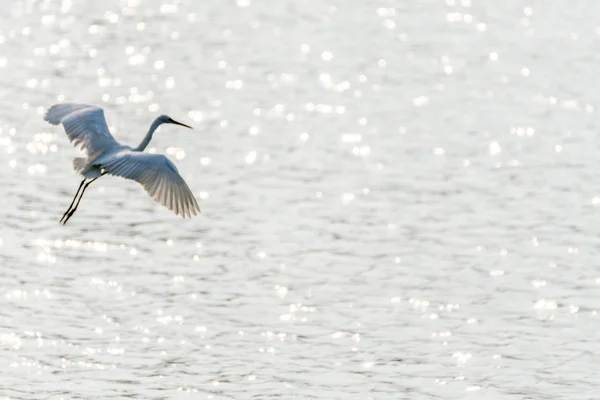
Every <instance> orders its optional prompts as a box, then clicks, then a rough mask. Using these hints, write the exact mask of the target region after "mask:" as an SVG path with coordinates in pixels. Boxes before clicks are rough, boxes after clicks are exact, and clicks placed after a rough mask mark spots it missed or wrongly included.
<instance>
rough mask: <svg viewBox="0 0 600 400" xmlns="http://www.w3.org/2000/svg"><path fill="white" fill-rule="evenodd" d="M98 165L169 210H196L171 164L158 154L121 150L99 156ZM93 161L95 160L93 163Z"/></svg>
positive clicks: (189, 212) (180, 212)
mask: <svg viewBox="0 0 600 400" xmlns="http://www.w3.org/2000/svg"><path fill="white" fill-rule="evenodd" d="M97 163H98V166H99V167H100V168H102V169H103V170H104V171H105V172H107V173H108V174H109V175H114V176H120V177H122V178H126V179H132V180H134V181H137V182H139V183H141V184H142V186H143V187H144V189H146V191H147V192H148V194H149V195H150V196H151V197H152V198H153V199H154V200H155V201H157V202H159V203H160V204H162V205H163V206H165V207H167V208H168V209H169V210H171V211H173V212H175V214H177V215H181V216H182V217H184V218H187V217H189V218H191V217H192V214H193V215H196V213H199V212H200V207H198V203H197V202H196V199H195V198H194V195H193V194H192V191H191V190H190V188H189V187H188V185H187V184H186V183H185V181H184V180H183V178H182V177H181V175H179V172H178V171H177V168H175V165H173V163H172V162H171V161H169V159H168V158H167V157H165V156H164V155H162V154H148V153H142V152H137V151H130V150H123V151H120V152H118V153H116V154H113V155H110V156H107V157H104V156H103V157H101V158H99V159H98V160H97ZM94 164H96V163H94Z"/></svg>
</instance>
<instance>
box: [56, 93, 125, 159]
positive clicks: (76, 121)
mask: <svg viewBox="0 0 600 400" xmlns="http://www.w3.org/2000/svg"><path fill="white" fill-rule="evenodd" d="M44 119H45V120H46V121H48V122H49V123H51V124H53V125H58V124H62V125H63V127H64V128H65V132H66V133H67V136H68V137H69V140H70V141H71V142H72V143H73V145H75V146H79V147H80V148H81V149H82V150H83V149H85V150H86V151H87V153H88V156H92V157H93V156H94V155H97V154H100V153H102V152H104V151H105V150H108V149H110V148H112V147H115V146H118V145H119V143H118V142H117V141H116V140H115V138H114V137H113V136H112V135H111V134H110V131H109V130H108V125H106V119H105V118H104V111H103V110H102V109H101V108H98V107H94V106H89V105H86V104H74V103H64V104H55V105H53V106H52V107H50V108H49V109H48V111H47V112H46V115H45V116H44Z"/></svg>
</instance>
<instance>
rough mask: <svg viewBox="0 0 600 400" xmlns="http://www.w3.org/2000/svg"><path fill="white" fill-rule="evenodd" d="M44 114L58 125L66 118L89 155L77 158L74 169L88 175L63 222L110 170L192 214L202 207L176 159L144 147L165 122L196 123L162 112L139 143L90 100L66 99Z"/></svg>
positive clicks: (70, 135) (72, 134) (78, 143)
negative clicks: (115, 130)
mask: <svg viewBox="0 0 600 400" xmlns="http://www.w3.org/2000/svg"><path fill="white" fill-rule="evenodd" d="M44 120H46V121H47V122H49V123H51V124H52V125H59V124H62V126H63V128H64V129H65V133H66V134H67V136H68V138H69V141H70V142H71V143H72V144H73V145H74V146H76V147H79V148H80V149H81V150H83V151H84V153H85V157H76V158H75V159H74V160H73V169H75V171H76V172H77V173H78V174H80V175H81V176H82V177H83V180H82V181H81V183H80V184H79V187H78V188H77V192H76V193H75V196H74V197H73V201H72V202H71V205H70V206H69V208H68V209H67V211H65V213H64V214H63V216H62V218H61V219H60V223H62V224H63V225H64V224H66V223H67V221H68V220H69V219H70V218H71V217H72V216H73V214H74V213H75V211H77V207H78V206H79V203H80V202H81V198H82V197H83V194H84V193H85V190H86V189H87V188H88V186H90V184H92V183H93V182H95V181H96V180H97V179H98V178H100V177H102V176H104V175H106V174H108V175H113V176H118V177H121V178H125V179H131V180H134V181H136V182H138V183H140V184H141V185H142V186H143V187H144V189H145V190H146V192H148V194H149V195H150V196H151V197H152V198H153V199H154V200H155V201H156V202H158V203H160V204H162V205H163V206H165V207H167V208H168V209H169V210H171V211H173V212H175V214H176V215H181V216H182V217H184V218H188V217H189V218H191V217H192V215H197V213H199V212H200V207H198V203H197V202H196V199H195V198H194V195H193V193H192V191H191V190H190V188H189V187H188V185H187V184H186V183H185V181H184V180H183V178H182V177H181V175H179V171H178V170H177V168H176V167H175V165H173V163H172V162H171V161H170V160H169V159H168V158H167V157H166V156H164V155H163V154H150V153H144V149H145V148H146V147H147V146H148V144H149V143H150V141H151V140H152V135H153V134H154V131H156V129H157V128H158V127H159V126H160V125H162V124H175V125H181V126H184V127H186V128H190V129H193V128H192V127H191V126H189V125H186V124H183V123H181V122H177V121H175V120H173V119H172V118H171V117H169V116H167V115H161V116H159V117H158V118H156V119H155V120H154V122H152V125H150V129H148V133H146V136H144V139H142V141H141V143H140V144H139V145H138V146H137V147H130V146H125V145H122V144H121V143H119V142H117V140H116V139H115V138H114V137H113V136H112V134H111V133H110V131H109V130H108V125H107V124H106V119H105V118H104V111H103V110H102V109H101V108H99V107H95V106H91V105H87V104H76V103H63V104H55V105H53V106H51V107H50V108H49V109H48V111H47V112H46V114H45V116H44Z"/></svg>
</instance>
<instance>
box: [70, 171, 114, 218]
mask: <svg viewBox="0 0 600 400" xmlns="http://www.w3.org/2000/svg"><path fill="white" fill-rule="evenodd" d="M102 175H104V174H102ZM102 175H100V176H102ZM100 176H97V177H95V178H94V179H92V180H91V181H89V182H88V183H86V184H85V186H84V187H83V190H82V191H81V195H80V196H79V200H77V203H76V204H75V207H73V208H72V209H71V210H69V212H68V213H67V218H66V219H65V220H64V222H63V225H65V224H66V223H67V221H68V220H69V218H71V216H72V215H73V214H74V213H75V211H77V207H79V202H80V201H81V198H82V197H83V193H85V189H87V187H88V186H90V184H91V183H92V182H94V181H95V180H96V179H98V178H100Z"/></svg>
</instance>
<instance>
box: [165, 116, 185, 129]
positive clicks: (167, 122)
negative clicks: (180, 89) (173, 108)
mask: <svg viewBox="0 0 600 400" xmlns="http://www.w3.org/2000/svg"><path fill="white" fill-rule="evenodd" d="M157 120H158V121H160V123H161V124H175V125H181V126H185V127H186V128H190V129H194V128H192V127H191V126H189V125H186V124H182V123H181V122H177V121H175V120H174V119H173V118H171V117H169V116H168V115H161V116H160V117H158V118H157Z"/></svg>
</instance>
